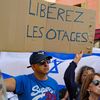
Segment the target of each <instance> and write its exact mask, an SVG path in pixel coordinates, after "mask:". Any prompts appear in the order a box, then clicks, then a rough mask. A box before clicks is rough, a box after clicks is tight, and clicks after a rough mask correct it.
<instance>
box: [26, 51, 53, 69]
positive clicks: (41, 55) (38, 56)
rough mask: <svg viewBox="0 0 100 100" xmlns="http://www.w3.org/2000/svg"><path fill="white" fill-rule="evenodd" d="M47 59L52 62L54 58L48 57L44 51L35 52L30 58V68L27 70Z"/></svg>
mask: <svg viewBox="0 0 100 100" xmlns="http://www.w3.org/2000/svg"><path fill="white" fill-rule="evenodd" d="M45 59H47V60H50V59H52V57H51V56H48V55H47V54H46V52H44V51H38V52H33V53H32V55H31V56H30V58H29V62H30V66H28V67H27V68H30V67H31V65H33V64H37V63H39V62H40V61H42V60H45Z"/></svg>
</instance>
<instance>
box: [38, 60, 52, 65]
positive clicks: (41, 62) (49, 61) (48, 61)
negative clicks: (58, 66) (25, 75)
mask: <svg viewBox="0 0 100 100" xmlns="http://www.w3.org/2000/svg"><path fill="white" fill-rule="evenodd" d="M45 63H47V64H49V63H51V60H47V59H45V60H42V61H40V62H39V63H38V64H39V65H44V64H45Z"/></svg>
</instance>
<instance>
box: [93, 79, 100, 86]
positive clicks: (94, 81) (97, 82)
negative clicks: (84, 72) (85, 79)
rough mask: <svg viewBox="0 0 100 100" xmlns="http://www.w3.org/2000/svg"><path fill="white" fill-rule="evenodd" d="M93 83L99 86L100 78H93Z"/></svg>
mask: <svg viewBox="0 0 100 100" xmlns="http://www.w3.org/2000/svg"><path fill="white" fill-rule="evenodd" d="M92 83H93V84H94V85H95V86H98V85H99V84H100V80H93V81H92Z"/></svg>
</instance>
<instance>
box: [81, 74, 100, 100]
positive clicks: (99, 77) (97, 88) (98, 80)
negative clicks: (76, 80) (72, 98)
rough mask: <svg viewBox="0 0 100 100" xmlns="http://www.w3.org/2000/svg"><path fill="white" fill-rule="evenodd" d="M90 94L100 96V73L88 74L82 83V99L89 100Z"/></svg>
mask: <svg viewBox="0 0 100 100" xmlns="http://www.w3.org/2000/svg"><path fill="white" fill-rule="evenodd" d="M90 95H93V96H96V97H99V96H100V73H95V74H90V75H88V76H87V77H86V79H85V80H84V82H83V84H82V87H81V93H80V98H81V99H80V100H88V98H89V96H90Z"/></svg>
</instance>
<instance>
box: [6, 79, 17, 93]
mask: <svg viewBox="0 0 100 100" xmlns="http://www.w3.org/2000/svg"><path fill="white" fill-rule="evenodd" d="M4 83H5V86H6V90H7V91H8V92H13V91H15V88H16V81H15V79H14V78H8V79H4Z"/></svg>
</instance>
